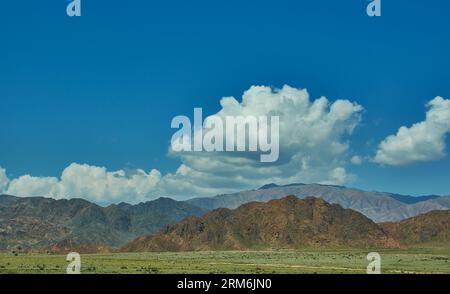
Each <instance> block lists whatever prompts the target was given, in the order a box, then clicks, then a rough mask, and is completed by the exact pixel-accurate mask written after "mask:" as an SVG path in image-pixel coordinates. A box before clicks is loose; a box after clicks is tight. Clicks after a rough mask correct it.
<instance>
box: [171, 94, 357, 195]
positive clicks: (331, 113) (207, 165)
mask: <svg viewBox="0 0 450 294" xmlns="http://www.w3.org/2000/svg"><path fill="white" fill-rule="evenodd" d="M220 104H221V106H222V109H221V110H220V111H219V112H218V113H216V114H214V116H219V117H221V118H225V117H226V116H243V117H247V116H254V117H259V116H273V115H277V116H279V117H280V136H279V138H280V158H279V160H278V161H276V162H274V163H272V164H267V163H261V162H259V157H258V156H255V154H252V153H249V152H241V153H206V152H188V153H181V154H179V156H180V158H181V160H182V161H183V166H182V168H181V169H179V170H178V171H177V172H176V173H175V174H170V175H167V176H166V177H164V179H163V180H168V179H170V181H176V182H183V183H190V184H189V186H190V187H183V189H187V190H190V188H192V189H194V191H193V192H194V193H195V192H202V191H203V192H205V193H210V194H213V193H215V192H217V193H222V192H224V191H228V190H236V189H243V188H250V187H255V186H259V185H263V184H266V183H267V182H276V183H281V184H283V183H292V182H306V183H308V182H328V183H335V184H343V183H344V182H345V181H347V180H350V179H351V178H352V176H351V175H347V172H346V171H345V165H346V162H345V160H344V157H345V155H346V153H347V151H348V149H349V135H351V134H352V132H353V131H354V129H355V127H356V126H357V125H358V123H359V122H360V117H361V112H362V110H363V108H362V107H361V106H360V105H358V104H357V103H354V102H351V101H349V100H336V101H334V102H330V101H329V100H328V99H327V98H325V97H320V98H318V99H316V100H313V101H312V100H311V99H310V96H309V94H308V91H307V90H306V89H296V88H292V87H289V86H284V87H283V88H281V89H272V88H270V87H264V86H253V87H251V88H250V89H249V90H247V91H246V92H245V93H244V95H243V96H242V101H241V102H239V101H238V100H237V99H235V98H234V97H224V98H222V100H221V101H220ZM206 120H208V118H207V119H206ZM169 186H171V185H169Z"/></svg>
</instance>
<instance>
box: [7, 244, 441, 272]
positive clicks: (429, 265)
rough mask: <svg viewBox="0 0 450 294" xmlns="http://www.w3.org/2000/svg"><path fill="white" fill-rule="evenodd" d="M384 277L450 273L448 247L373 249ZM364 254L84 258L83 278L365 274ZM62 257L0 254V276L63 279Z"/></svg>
mask: <svg viewBox="0 0 450 294" xmlns="http://www.w3.org/2000/svg"><path fill="white" fill-rule="evenodd" d="M374 251H378V252H379V253H380V254H381V257H382V272H383V273H393V274H401V273H450V248H447V247H441V248H439V247H435V248H417V249H409V250H398V249H391V250H376V249H374ZM368 252H369V251H368V250H358V249H353V250H320V251H319V250H305V251H294V250H277V251H246V252H237V251H215V252H212V251H209V252H176V253H174V252H167V253H109V254H83V255H82V257H81V262H82V264H81V272H82V273H84V274H100V273H108V274H111V273H123V274H167V273H180V274H196V273H235V274H236V273H242V274H245V273H255V274H271V273H277V274H279V273H311V274H313V273H319V274H320V273H335V274H338V273H352V274H364V273H365V272H366V266H367V261H366V256H367V253H368ZM66 268H67V262H66V261H65V256H64V255H48V254H26V253H24V254H20V255H19V256H14V255H12V254H11V253H4V254H0V273H20V274H28V273H30V274H35V273H36V274H37V273H39V274H40V273H48V274H58V273H59V274H61V273H65V270H66Z"/></svg>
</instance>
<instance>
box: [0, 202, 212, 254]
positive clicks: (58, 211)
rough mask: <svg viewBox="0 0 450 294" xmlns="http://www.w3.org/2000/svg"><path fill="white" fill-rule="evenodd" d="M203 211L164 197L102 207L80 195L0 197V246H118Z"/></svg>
mask: <svg viewBox="0 0 450 294" xmlns="http://www.w3.org/2000/svg"><path fill="white" fill-rule="evenodd" d="M205 212H206V210H204V209H202V208H199V207H195V206H193V205H191V204H188V203H186V202H180V201H175V200H172V199H169V198H159V199H157V200H154V201H149V202H146V203H140V204H138V205H130V204H126V203H120V204H118V205H115V204H114V205H110V206H107V207H101V206H98V205H96V204H94V203H91V202H88V201H86V200H83V199H70V200H66V199H62V200H54V199H51V198H43V197H27V198H20V197H14V196H7V195H2V196H0V250H11V249H13V248H18V247H20V248H21V249H22V250H28V249H39V248H48V249H49V250H52V251H60V250H62V251H64V249H65V248H72V249H73V248H81V249H84V250H80V251H90V250H92V251H97V249H98V248H105V247H108V246H110V247H119V246H122V245H123V244H125V243H126V242H128V241H130V240H132V239H134V238H136V237H138V236H142V235H145V234H152V233H154V232H156V231H158V230H159V229H161V228H162V227H164V226H165V225H167V224H169V223H174V222H176V221H179V220H182V219H184V218H185V217H187V216H192V215H201V214H204V213H205Z"/></svg>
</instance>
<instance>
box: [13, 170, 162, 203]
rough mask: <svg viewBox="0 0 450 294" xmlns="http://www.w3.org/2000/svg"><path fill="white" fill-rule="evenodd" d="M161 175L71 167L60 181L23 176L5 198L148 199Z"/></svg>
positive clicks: (64, 172) (15, 181) (130, 200)
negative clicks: (16, 196)
mask: <svg viewBox="0 0 450 294" xmlns="http://www.w3.org/2000/svg"><path fill="white" fill-rule="evenodd" d="M160 178H161V174H160V173H159V172H158V171H156V170H152V171H150V172H149V173H146V172H145V171H143V170H133V171H124V170H119V171H113V172H108V171H107V170H106V168H104V167H97V166H90V165H87V164H82V165H81V164H76V163H72V164H71V165H70V166H68V167H67V168H66V169H65V170H64V171H63V173H62V175H61V178H60V179H58V178H54V177H32V176H29V175H25V176H22V177H19V178H17V179H14V180H13V181H11V183H10V185H9V188H8V191H7V192H8V194H11V195H18V196H52V197H54V198H76V197H83V198H86V199H88V200H91V201H95V202H98V203H111V202H118V201H129V202H133V203H135V202H139V201H145V200H148V199H151V195H149V193H151V192H152V191H154V189H155V186H156V184H157V183H158V182H159V180H160Z"/></svg>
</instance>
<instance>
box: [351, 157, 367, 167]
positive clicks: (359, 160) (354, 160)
mask: <svg viewBox="0 0 450 294" xmlns="http://www.w3.org/2000/svg"><path fill="white" fill-rule="evenodd" d="M363 161H364V159H363V158H362V157H361V156H359V155H354V156H352V158H351V159H350V162H351V163H352V164H354V165H361V164H362V163H363Z"/></svg>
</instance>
